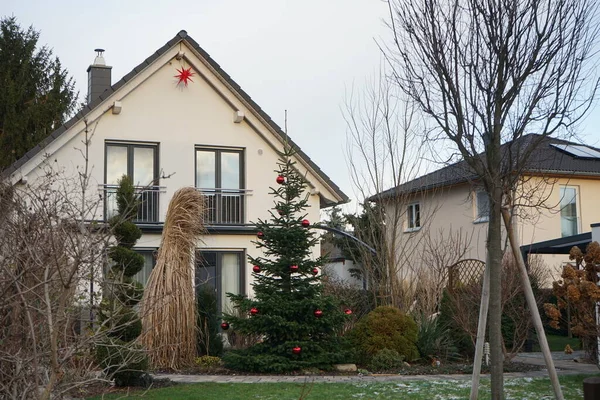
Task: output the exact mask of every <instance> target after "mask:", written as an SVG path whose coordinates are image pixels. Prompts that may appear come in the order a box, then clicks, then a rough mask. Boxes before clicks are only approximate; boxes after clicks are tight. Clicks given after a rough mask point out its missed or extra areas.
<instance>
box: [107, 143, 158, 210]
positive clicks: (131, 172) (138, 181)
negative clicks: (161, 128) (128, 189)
mask: <svg viewBox="0 0 600 400" xmlns="http://www.w3.org/2000/svg"><path fill="white" fill-rule="evenodd" d="M123 175H127V176H129V177H130V178H131V181H132V182H133V185H134V186H135V188H136V194H138V199H139V201H140V204H139V206H138V213H137V215H136V218H135V219H136V222H157V221H158V206H159V205H158V199H159V192H160V191H159V187H158V144H156V143H131V142H107V143H106V164H105V180H104V189H105V215H106V217H107V219H108V218H110V217H112V216H113V215H115V214H116V213H117V202H116V189H117V185H118V182H119V179H121V178H122V177H123Z"/></svg>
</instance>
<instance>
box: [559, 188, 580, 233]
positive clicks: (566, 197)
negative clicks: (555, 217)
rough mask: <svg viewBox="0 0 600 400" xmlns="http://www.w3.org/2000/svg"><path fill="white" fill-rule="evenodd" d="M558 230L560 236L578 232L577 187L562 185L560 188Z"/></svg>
mask: <svg viewBox="0 0 600 400" xmlns="http://www.w3.org/2000/svg"><path fill="white" fill-rule="evenodd" d="M560 231H561V235H562V237H565V236H573V235H577V234H578V233H579V220H578V218H577V188H575V187H569V186H563V187H561V188H560Z"/></svg>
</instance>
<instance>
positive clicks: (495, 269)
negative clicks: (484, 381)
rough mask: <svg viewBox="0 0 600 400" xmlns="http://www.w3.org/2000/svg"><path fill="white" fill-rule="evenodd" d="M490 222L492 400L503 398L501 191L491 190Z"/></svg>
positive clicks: (497, 189)
mask: <svg viewBox="0 0 600 400" xmlns="http://www.w3.org/2000/svg"><path fill="white" fill-rule="evenodd" d="M490 197H491V198H490V207H491V212H490V219H489V222H488V238H487V241H488V243H487V251H488V260H489V265H488V266H487V268H489V270H490V310H489V313H490V315H489V327H488V329H489V337H490V358H491V360H490V374H491V381H492V400H503V399H504V376H503V372H504V368H503V364H504V353H503V351H502V329H501V328H502V215H501V201H502V192H501V191H500V189H499V188H494V190H490Z"/></svg>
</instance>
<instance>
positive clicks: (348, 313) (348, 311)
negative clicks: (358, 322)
mask: <svg viewBox="0 0 600 400" xmlns="http://www.w3.org/2000/svg"><path fill="white" fill-rule="evenodd" d="M344 312H345V313H346V315H350V314H352V310H351V309H349V308H346V310H345V311H344Z"/></svg>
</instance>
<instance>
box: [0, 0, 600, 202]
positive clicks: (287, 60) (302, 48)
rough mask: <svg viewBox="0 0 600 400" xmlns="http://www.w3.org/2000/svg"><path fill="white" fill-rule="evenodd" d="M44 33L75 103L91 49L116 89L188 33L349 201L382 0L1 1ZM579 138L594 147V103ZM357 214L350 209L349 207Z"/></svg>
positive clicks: (598, 137)
mask: <svg viewBox="0 0 600 400" xmlns="http://www.w3.org/2000/svg"><path fill="white" fill-rule="evenodd" d="M10 15H14V16H15V17H16V18H17V20H18V22H19V23H20V25H21V26H22V27H26V26H29V25H33V26H34V27H35V29H36V30H38V31H41V36H40V44H48V45H49V46H50V47H52V48H53V49H54V54H55V55H57V56H58V57H59V58H60V60H61V62H62V63H63V66H64V67H66V68H67V70H68V71H69V72H70V74H71V75H72V76H73V77H74V78H75V80H76V83H77V89H78V90H79V92H80V100H82V101H83V99H84V98H85V95H86V94H87V73H86V69H87V67H88V66H89V64H91V62H92V61H93V59H94V52H93V49H94V48H97V47H101V48H104V49H106V53H105V59H106V61H107V64H108V65H111V66H112V67H113V69H112V77H113V78H112V79H113V83H115V82H116V81H117V80H119V79H120V78H121V77H122V76H123V75H125V74H126V73H128V72H129V71H130V70H131V69H132V68H133V67H135V66H136V65H137V64H139V63H140V62H142V61H143V60H144V59H146V58H147V57H149V56H150V55H151V54H152V53H154V52H155V51H156V50H157V49H158V48H159V47H161V46H162V45H164V44H165V43H166V42H167V41H168V40H170V39H171V38H173V37H174V36H175V35H176V34H177V33H178V32H179V31H180V30H182V29H185V30H186V31H187V32H188V34H189V35H190V36H191V37H193V38H194V39H195V40H196V41H197V42H198V43H199V44H200V46H201V47H202V48H203V49H204V50H206V51H207V52H208V53H209V54H210V55H211V57H213V59H214V60H215V61H216V62H217V63H219V64H220V65H221V67H222V68H223V69H224V70H225V71H226V72H227V73H228V74H229V75H230V76H231V77H232V78H233V79H234V80H235V81H236V82H237V83H238V84H239V85H240V86H242V88H243V89H244V90H245V91H246V92H247V93H248V94H249V95H250V96H251V97H252V98H253V99H254V101H256V103H258V104H259V105H260V106H261V108H262V109H263V110H265V111H266V112H267V113H268V114H269V115H270V116H271V118H273V119H274V120H275V121H276V122H277V123H278V124H279V125H280V126H281V127H283V123H284V110H285V109H287V110H288V132H289V134H290V136H291V137H292V139H293V140H294V141H295V142H296V143H297V144H298V145H299V146H300V147H301V148H302V149H303V150H304V151H305V152H306V153H307V154H308V155H309V156H310V157H311V158H312V159H313V160H314V161H315V162H316V163H317V165H319V166H320V167H321V169H322V170H323V171H325V173H326V174H327V175H329V177H330V178H331V179H332V180H333V181H334V182H335V183H337V184H338V185H339V186H340V187H341V189H342V190H343V191H344V192H345V193H346V194H347V195H349V196H350V197H353V190H352V187H351V183H350V178H349V173H348V166H347V164H346V156H345V144H344V143H345V137H346V124H345V122H344V119H343V117H342V112H341V107H342V106H343V103H344V100H345V98H346V92H347V91H349V90H350V89H351V88H352V86H354V87H355V88H356V87H361V86H362V85H363V84H364V82H365V81H366V79H367V78H368V77H369V76H372V75H373V73H374V72H375V71H376V69H377V68H378V66H379V63H380V55H379V50H378V49H377V46H376V44H375V38H377V39H379V38H387V37H389V35H388V31H387V28H386V27H385V26H384V23H383V19H384V18H386V17H387V4H386V3H385V2H384V1H382V0H302V1H299V0H252V1H250V0H221V1H219V0H191V1H178V2H174V1H158V0H146V1H137V0H99V1H82V0H79V1H75V0H72V1H69V0H53V1H48V0H3V1H2V5H1V6H0V16H10ZM590 114H591V117H590V118H588V119H587V121H586V123H584V124H582V126H581V129H580V130H579V132H578V133H579V135H580V137H581V138H582V139H584V140H585V141H586V142H587V143H589V144H591V145H598V143H599V142H600V134H599V130H598V129H597V128H596V127H597V126H598V125H599V124H600V116H598V106H596V107H595V108H594V109H592V110H591V113H590ZM351 208H354V207H351Z"/></svg>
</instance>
